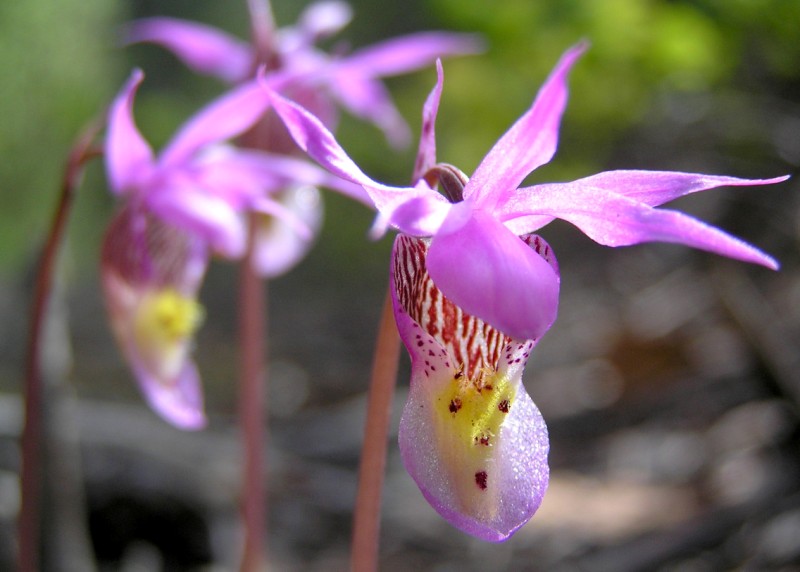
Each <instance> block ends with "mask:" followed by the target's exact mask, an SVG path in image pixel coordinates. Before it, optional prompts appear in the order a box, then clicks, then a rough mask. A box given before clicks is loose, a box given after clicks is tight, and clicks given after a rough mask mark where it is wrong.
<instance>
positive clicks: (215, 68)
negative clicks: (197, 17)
mask: <svg viewBox="0 0 800 572" xmlns="http://www.w3.org/2000/svg"><path fill="white" fill-rule="evenodd" d="M123 33H124V36H125V42H126V43H128V44H134V43H142V42H145V43H151V44H157V45H160V46H162V47H164V48H166V49H167V50H169V51H171V52H172V53H173V54H175V56H176V57H178V59H180V60H181V61H182V62H184V63H185V64H186V65H187V66H188V67H189V68H191V69H193V70H195V71H197V72H199V73H203V74H208V75H212V76H216V77H219V78H220V79H222V80H224V81H227V82H230V83H236V82H240V81H242V80H244V79H245V78H246V77H247V76H248V75H250V74H251V73H252V71H253V53H252V50H251V49H250V47H249V46H248V45H247V44H246V43H245V42H243V41H241V40H239V39H237V38H234V37H233V36H231V35H229V34H226V33H224V32H222V31H221V30H218V29H217V28H213V27H211V26H206V25H204V24H198V23H195V22H188V21H186V20H180V19H177V18H161V17H159V18H144V19H141V20H136V21H134V22H131V23H130V24H128V25H127V26H125V29H124V32H123Z"/></svg>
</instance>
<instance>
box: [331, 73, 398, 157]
mask: <svg viewBox="0 0 800 572" xmlns="http://www.w3.org/2000/svg"><path fill="white" fill-rule="evenodd" d="M329 89H330V90H331V92H332V93H333V95H334V96H335V97H336V98H337V99H338V100H339V102H340V103H341V105H342V107H344V108H345V109H347V110H348V111H349V112H350V113H352V114H353V115H355V116H356V117H359V118H361V119H364V120H366V121H369V122H371V123H373V124H374V125H375V126H376V127H378V128H379V129H380V130H381V131H383V133H384V135H385V136H386V139H387V140H388V141H389V143H390V144H391V145H392V146H393V147H395V148H403V147H405V146H407V145H408V142H409V140H410V139H411V132H410V130H409V128H408V125H406V122H405V121H404V120H403V117H402V116H401V115H400V112H399V111H398V110H397V108H396V107H395V105H394V103H392V99H391V97H390V96H389V92H388V91H387V90H386V88H385V87H384V85H383V84H382V83H381V82H380V81H378V80H377V79H374V78H371V77H367V76H364V75H361V74H360V73H352V72H351V70H346V69H341V70H338V71H337V73H335V74H334V75H333V76H332V77H331V80H330V85H329Z"/></svg>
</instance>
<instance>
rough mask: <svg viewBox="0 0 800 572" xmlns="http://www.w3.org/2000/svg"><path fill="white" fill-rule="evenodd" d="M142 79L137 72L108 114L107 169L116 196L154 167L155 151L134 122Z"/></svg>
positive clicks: (139, 72)
mask: <svg viewBox="0 0 800 572" xmlns="http://www.w3.org/2000/svg"><path fill="white" fill-rule="evenodd" d="M143 79H144V74H143V73H142V71H141V70H139V69H136V70H134V71H133V73H132V74H131V76H130V78H129V79H128V81H127V83H126V84H125V86H124V87H123V88H122V90H121V91H120V92H119V94H118V95H117V97H116V98H115V99H114V102H113V103H112V104H111V109H110V110H109V114H108V133H107V134H106V140H105V155H106V169H107V173H108V181H109V184H110V185H111V190H112V191H114V193H116V194H121V193H124V192H126V191H129V190H131V188H133V187H134V186H135V185H136V181H138V180H140V179H141V177H142V175H143V172H145V171H147V170H148V169H149V168H150V166H151V165H152V164H153V151H152V149H151V148H150V145H148V144H147V141H145V140H144V137H142V134H141V133H139V130H138V129H137V128H136V124H135V123H134V121H133V98H134V96H135V95H136V89H137V88H138V87H139V84H140V83H141V82H142V80H143Z"/></svg>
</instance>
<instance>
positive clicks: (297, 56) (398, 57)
mask: <svg viewBox="0 0 800 572" xmlns="http://www.w3.org/2000/svg"><path fill="white" fill-rule="evenodd" d="M248 7H249V10H250V19H251V28H252V43H251V44H248V43H246V42H243V41H242V40H239V39H238V38H235V37H233V36H231V35H229V34H227V33H225V32H223V31H221V30H218V29H216V28H213V27H211V26H207V25H204V24H199V23H196V22H189V21H185V20H180V19H176V18H166V17H154V18H146V19H142V20H138V21H134V22H132V23H131V24H129V25H128V27H127V30H126V33H125V36H126V40H127V42H129V43H137V42H147V43H153V44H158V45H161V46H163V47H164V48H166V49H168V50H170V51H171V52H173V53H174V54H175V55H176V56H177V57H178V58H179V59H180V60H182V61H183V62H184V63H185V64H186V65H187V66H189V67H190V68H192V69H193V70H195V71H197V72H199V73H203V74H207V75H212V76H215V77H218V78H220V79H222V80H223V81H226V82H230V83H240V82H243V81H245V80H247V79H248V78H252V77H253V76H254V75H255V72H256V70H257V69H258V68H259V67H260V66H262V65H263V66H266V69H267V72H268V73H278V74H282V75H284V76H286V77H288V78H291V79H290V80H289V81H287V82H286V83H285V85H284V87H283V88H282V90H281V91H282V92H283V93H286V94H287V95H289V96H290V97H292V98H293V99H295V100H297V101H299V102H301V103H303V105H305V106H307V107H309V108H310V109H312V110H313V111H314V113H315V114H316V115H317V116H318V117H320V118H322V119H323V121H324V122H325V124H326V125H328V126H331V125H332V124H333V123H335V118H336V113H335V111H334V109H333V105H332V103H331V101H329V100H330V99H331V98H332V99H333V100H334V101H336V102H337V103H338V104H339V105H341V106H342V107H343V108H344V109H346V110H347V111H349V112H350V113H352V114H353V115H355V116H356V117H360V118H361V119H364V120H367V121H369V122H371V123H373V124H375V125H376V126H377V127H379V128H380V129H381V130H383V132H384V133H385V135H386V137H387V139H388V140H389V141H390V142H391V143H392V144H393V145H396V146H403V145H405V144H407V143H408V141H409V140H410V131H409V129H408V126H407V125H406V123H405V121H404V120H403V118H402V117H401V115H400V113H399V112H398V111H397V108H396V107H395V106H394V104H393V103H392V100H391V97H390V96H389V93H388V91H387V90H386V88H385V87H384V86H383V84H382V83H381V82H380V79H379V78H381V77H388V76H394V75H400V74H404V73H408V72H411V71H414V70H417V69H420V68H422V67H424V66H426V65H429V64H431V63H433V62H434V61H435V60H436V58H440V57H446V56H449V55H458V54H470V53H475V52H477V51H480V50H481V48H482V42H481V41H480V39H479V38H478V37H477V36H475V35H469V34H461V33H448V32H419V33H415V34H410V35H407V36H401V37H398V38H393V39H390V40H387V41H384V42H381V43H379V44H376V45H373V46H369V47H366V48H362V49H360V50H356V51H355V52H353V53H351V54H349V55H339V54H334V55H331V54H326V53H325V52H323V51H322V50H320V49H318V48H316V47H315V45H314V44H315V43H316V42H317V41H318V40H320V39H324V38H328V37H330V36H332V35H334V34H336V33H338V32H339V31H340V30H341V29H342V28H344V27H345V26H346V25H347V24H348V23H349V22H350V19H351V17H352V11H351V9H350V6H349V5H348V4H346V3H345V2H339V1H336V0H333V1H323V2H316V3H313V4H311V5H310V6H309V7H308V8H306V9H305V10H304V11H303V12H302V14H301V15H300V17H299V19H298V22H297V24H296V25H294V26H287V27H283V28H280V29H276V28H275V25H274V22H273V18H272V13H271V8H270V5H269V2H267V1H265V0H248Z"/></svg>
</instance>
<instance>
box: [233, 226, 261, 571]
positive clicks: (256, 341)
mask: <svg viewBox="0 0 800 572" xmlns="http://www.w3.org/2000/svg"><path fill="white" fill-rule="evenodd" d="M251 216H255V215H251ZM254 226H255V225H250V229H251V230H250V237H249V244H248V247H247V254H246V256H245V258H244V260H242V262H241V264H240V265H239V268H240V271H239V346H240V347H239V351H240V360H241V363H240V368H241V370H240V372H239V375H240V379H239V423H240V426H241V432H242V445H243V452H244V466H243V481H242V489H243V490H242V501H241V502H242V517H243V518H242V520H243V522H244V535H245V538H244V550H243V553H242V562H241V568H240V569H241V570H242V572H251V571H256V570H261V569H263V566H264V565H265V563H266V547H265V545H264V543H265V540H264V539H265V538H266V494H265V484H264V472H263V471H264V450H265V447H266V441H267V412H266V406H265V397H266V392H265V390H264V388H265V387H266V375H267V371H266V363H267V348H266V336H265V331H266V327H267V326H266V324H267V314H266V305H265V303H264V301H265V299H266V284H267V282H266V280H265V279H263V278H261V277H260V276H258V274H256V272H255V271H254V270H253V252H254V249H253V241H254V237H253V235H254V232H253V228H254Z"/></svg>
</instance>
